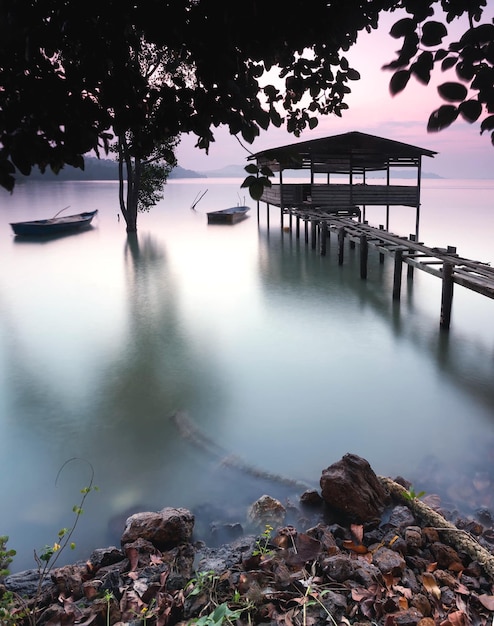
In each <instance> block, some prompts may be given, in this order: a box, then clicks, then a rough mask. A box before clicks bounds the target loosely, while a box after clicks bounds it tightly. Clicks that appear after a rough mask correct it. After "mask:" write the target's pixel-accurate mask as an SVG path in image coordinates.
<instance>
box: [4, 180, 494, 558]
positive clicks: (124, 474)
mask: <svg viewBox="0 0 494 626" xmlns="http://www.w3.org/2000/svg"><path fill="white" fill-rule="evenodd" d="M206 189H208V192H207V194H206V195H205V196H204V198H203V199H202V200H201V201H200V203H199V204H198V206H197V211H192V210H190V206H191V204H192V202H193V200H194V198H195V197H196V196H197V194H198V193H202V192H203V191H204V190H206ZM238 191H239V182H238V181H231V180H215V181H213V180H207V181H206V180H194V181H187V182H178V181H173V182H171V183H169V184H168V186H167V187H166V191H165V198H164V199H163V201H162V202H161V203H160V204H159V205H158V206H157V207H155V208H154V209H153V210H152V211H151V212H150V213H149V214H144V215H140V216H139V233H138V236H137V238H132V239H128V238H127V235H126V233H125V226H124V222H123V221H118V219H117V215H118V201H117V186H116V184H115V183H113V182H95V183H69V182H67V183H31V184H29V185H22V186H19V188H18V189H17V190H16V191H15V193H14V195H13V196H12V197H11V196H9V195H8V194H6V193H2V195H1V196H0V202H1V204H0V260H1V263H2V268H3V269H2V272H1V274H0V349H1V361H0V364H1V370H0V442H1V450H2V451H1V459H2V472H1V474H0V491H1V493H2V507H1V512H0V535H1V534H7V535H9V536H10V542H9V545H10V546H11V547H13V548H16V549H17V551H18V557H17V559H16V561H15V562H14V564H13V565H14V567H13V568H12V569H13V570H20V569H24V568H26V567H31V566H32V565H33V559H32V550H33V548H36V549H38V550H39V549H40V548H42V547H43V546H44V545H45V544H51V543H53V541H54V540H55V539H56V533H57V531H58V529H59V528H61V527H63V526H71V524H72V522H73V519H72V513H71V510H72V506H73V505H74V504H76V503H77V502H78V499H79V495H80V494H79V490H80V489H81V488H82V487H84V486H85V485H86V484H87V483H88V481H89V478H90V471H89V466H88V464H87V462H88V463H90V464H91V465H92V467H93V468H94V471H95V483H96V484H97V485H98V486H99V488H100V491H99V492H98V493H96V494H92V495H91V496H90V498H89V500H88V502H87V504H86V506H85V513H84V516H83V519H82V520H81V523H80V527H78V530H77V534H76V537H75V540H76V542H77V549H76V555H75V557H77V558H79V557H80V558H86V557H87V556H88V554H89V552H90V551H91V550H92V549H93V548H95V547H101V546H103V545H107V544H108V543H115V542H118V540H119V537H120V533H121V530H122V520H123V519H125V516H126V515H127V514H128V513H129V512H133V511H135V510H158V509H160V508H162V507H164V506H186V507H189V508H192V509H194V510H197V511H200V510H201V509H202V508H204V505H209V506H214V505H217V506H218V507H219V508H220V509H221V508H222V509H223V510H224V511H225V515H226V514H227V512H228V511H231V512H232V515H237V516H238V515H239V511H243V510H244V509H245V506H246V504H247V503H248V502H249V501H252V500H253V499H255V498H257V497H259V496H260V495H262V494H263V493H266V492H269V493H271V494H272V495H276V496H279V497H286V495H287V493H286V492H285V491H283V490H280V488H279V487H278V486H277V485H276V484H274V483H273V484H271V483H269V482H267V481H266V482H264V481H256V480H254V479H252V478H248V477H246V476H245V475H244V474H243V473H242V472H238V471H237V470H235V469H233V468H231V467H229V465H228V462H227V463H225V462H222V453H223V451H224V454H225V457H228V455H236V456H237V457H239V458H240V459H242V461H244V462H245V463H247V464H250V465H252V466H255V467H257V468H260V469H262V470H265V471H267V472H271V473H276V474H280V475H283V476H286V477H290V478H294V479H298V480H304V481H306V482H307V483H309V484H313V485H314V486H316V487H317V486H318V482H319V477H320V474H321V470H322V469H323V468H325V467H327V466H328V465H330V464H331V463H333V462H335V461H337V460H338V459H339V458H340V457H341V456H342V455H343V454H345V453H347V452H353V453H356V454H359V455H361V456H364V457H365V458H367V459H368V460H369V462H370V463H371V464H372V466H373V468H374V469H375V471H376V472H378V473H382V474H387V475H391V476H393V475H397V474H401V475H404V476H406V477H407V478H410V479H411V480H414V479H415V478H417V480H419V481H420V480H423V477H424V473H425V474H426V473H427V471H429V470H428V468H430V467H431V463H433V462H436V461H437V463H438V464H439V465H440V466H441V467H442V468H443V469H442V471H443V472H444V473H445V475H446V476H449V477H450V482H452V483H453V482H454V481H455V480H458V473H459V472H460V473H464V474H471V473H472V472H474V471H485V472H488V473H489V472H491V473H494V470H493V467H492V454H491V453H492V450H493V449H494V445H493V432H494V431H493V422H494V388H493V385H492V381H493V380H494V326H493V324H492V318H493V313H494V302H492V301H491V300H489V299H487V298H483V297H481V296H479V295H477V294H473V293H470V292H468V291H466V290H465V289H463V288H460V287H455V296H454V305H453V318H452V328H451V331H450V333H449V334H445V333H440V332H439V308H440V297H441V294H440V283H439V281H438V280H437V279H436V278H434V277H431V276H429V275H423V273H422V272H416V273H415V279H414V281H413V285H410V284H408V285H407V283H406V280H404V284H403V295H402V301H401V303H400V304H399V305H397V304H396V303H393V302H392V300H391V284H392V264H391V263H390V262H389V260H388V261H387V262H386V263H385V264H384V265H380V264H379V260H378V257H377V256H374V255H371V258H370V261H369V262H370V266H369V277H368V280H367V281H361V280H360V278H359V271H358V254H355V253H351V252H350V251H348V252H347V256H346V260H345V265H344V266H343V267H339V266H338V264H337V260H336V259H335V255H336V244H335V242H334V241H332V242H331V244H330V250H329V251H328V255H327V256H326V257H320V256H318V255H317V254H316V253H315V252H313V251H312V250H310V248H307V247H306V246H305V244H304V242H303V239H302V240H300V241H298V240H296V238H295V237H291V236H290V235H288V234H286V233H285V234H283V233H282V232H281V229H280V225H279V215H278V213H277V212H276V211H275V212H273V214H272V217H271V226H270V228H269V229H268V228H267V225H266V219H265V213H264V210H262V213H261V220H260V224H258V222H257V218H256V211H255V205H254V203H251V206H252V215H251V217H250V218H249V219H247V220H245V221H243V222H241V223H239V224H237V225H235V226H233V227H224V226H208V224H207V219H206V216H205V213H206V211H209V210H214V209H218V208H224V207H226V206H229V205H232V204H236V203H237V201H238V200H239V197H238ZM493 192H494V181H445V180H441V181H425V183H424V189H423V206H422V216H421V239H422V240H423V241H425V243H427V244H429V245H435V246H446V245H455V246H457V248H458V252H459V253H460V254H461V255H462V256H470V257H473V258H477V259H479V260H482V261H490V262H494V248H493V246H492V236H493V233H494V210H493V209H494V206H493V204H494V194H493ZM67 205H70V209H68V210H67V213H70V212H74V213H77V212H80V211H83V210H90V209H94V208H97V209H99V215H98V217H97V219H96V220H95V221H94V223H93V225H94V226H93V228H91V229H90V230H88V231H87V232H84V233H80V234H77V235H74V236H67V237H64V238H60V239H57V240H52V241H48V242H22V241H18V240H16V239H15V238H14V237H13V235H12V233H11V231H10V227H9V222H11V221H20V220H23V219H31V218H42V217H49V216H52V215H54V214H55V213H56V212H57V211H58V210H59V209H61V208H62V207H64V206H67ZM367 219H368V220H369V221H370V223H374V224H376V225H377V224H379V223H384V210H381V209H373V210H372V212H371V211H369V210H368V212H367ZM390 227H391V229H392V230H394V231H395V232H397V233H399V234H403V235H407V234H408V233H410V232H413V230H414V211H413V210H411V209H400V208H396V209H394V210H392V211H391V224H390ZM177 410H182V411H184V412H186V414H187V416H188V418H190V420H192V422H193V424H196V425H197V426H198V427H199V428H200V429H201V431H202V432H203V433H204V434H205V435H206V436H207V437H208V438H209V439H210V440H211V441H214V442H215V443H216V444H217V446H218V448H215V449H214V450H212V449H211V448H210V449H208V450H204V449H200V448H198V447H197V445H195V443H194V441H193V440H191V439H190V438H187V437H184V436H183V434H179V431H178V429H177V427H176V425H175V423H174V422H173V421H172V420H170V416H171V415H172V414H173V413H174V412H175V411H177ZM73 457H77V458H79V459H82V460H80V461H74V462H72V463H70V464H69V465H67V466H66V467H65V468H64V470H63V471H62V473H61V474H60V476H59V477H58V480H57V474H58V472H59V470H60V468H61V467H62V465H63V464H64V462H65V461H67V460H68V459H71V458H73ZM228 458H231V457H228ZM444 468H446V469H444ZM421 486H422V485H421V484H417V487H418V488H420V487H421ZM69 558H70V559H73V558H74V555H73V554H71V555H69Z"/></svg>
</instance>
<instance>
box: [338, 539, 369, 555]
mask: <svg viewBox="0 0 494 626" xmlns="http://www.w3.org/2000/svg"><path fill="white" fill-rule="evenodd" d="M343 547H344V548H346V549H347V550H351V551H352V552H356V553H357V554H367V548H366V547H365V546H364V545H363V544H361V543H358V544H357V543H354V542H353V541H352V540H351V539H345V540H344V541H343Z"/></svg>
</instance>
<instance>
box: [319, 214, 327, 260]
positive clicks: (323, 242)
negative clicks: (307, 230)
mask: <svg viewBox="0 0 494 626" xmlns="http://www.w3.org/2000/svg"><path fill="white" fill-rule="evenodd" d="M327 243H328V223H327V222H322V224H321V226H320V229H319V252H320V254H321V256H325V255H326V246H327Z"/></svg>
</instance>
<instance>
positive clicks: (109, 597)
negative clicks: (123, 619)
mask: <svg viewBox="0 0 494 626" xmlns="http://www.w3.org/2000/svg"><path fill="white" fill-rule="evenodd" d="M114 599H115V596H114V595H113V593H112V592H111V591H109V590H108V589H107V590H106V591H105V595H104V596H103V600H104V601H105V602H106V626H110V611H111V603H112V600H114Z"/></svg>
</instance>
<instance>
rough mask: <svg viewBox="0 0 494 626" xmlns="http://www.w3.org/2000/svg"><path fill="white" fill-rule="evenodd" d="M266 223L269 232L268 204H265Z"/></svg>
mask: <svg viewBox="0 0 494 626" xmlns="http://www.w3.org/2000/svg"><path fill="white" fill-rule="evenodd" d="M266 223H267V226H268V230H269V204H266Z"/></svg>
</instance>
